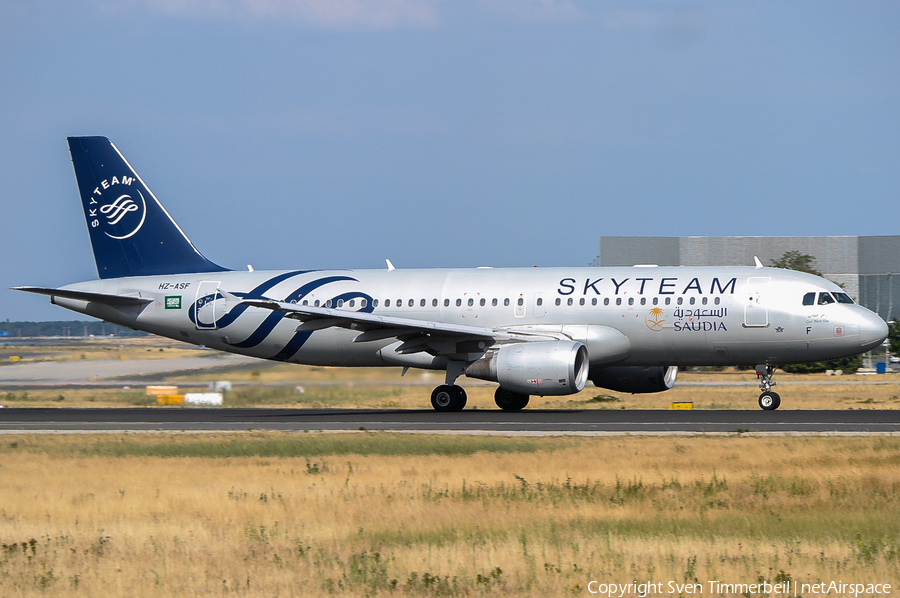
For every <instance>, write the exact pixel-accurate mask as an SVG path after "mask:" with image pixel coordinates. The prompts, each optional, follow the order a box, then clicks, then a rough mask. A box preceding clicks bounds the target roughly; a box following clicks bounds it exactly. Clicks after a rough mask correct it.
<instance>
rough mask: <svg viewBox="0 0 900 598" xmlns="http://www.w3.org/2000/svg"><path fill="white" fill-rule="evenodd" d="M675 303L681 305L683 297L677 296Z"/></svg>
mask: <svg viewBox="0 0 900 598" xmlns="http://www.w3.org/2000/svg"><path fill="white" fill-rule="evenodd" d="M675 303H677V304H678V305H681V304H682V303H684V297H679V298H678V299H677V300H676V301H675Z"/></svg>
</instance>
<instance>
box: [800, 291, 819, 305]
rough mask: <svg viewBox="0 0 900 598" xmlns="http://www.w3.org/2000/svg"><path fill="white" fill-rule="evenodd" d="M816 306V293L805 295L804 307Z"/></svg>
mask: <svg viewBox="0 0 900 598" xmlns="http://www.w3.org/2000/svg"><path fill="white" fill-rule="evenodd" d="M815 304H816V294H815V293H807V294H805V295H803V305H815Z"/></svg>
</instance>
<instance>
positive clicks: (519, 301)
mask: <svg viewBox="0 0 900 598" xmlns="http://www.w3.org/2000/svg"><path fill="white" fill-rule="evenodd" d="M516 304H517V305H518V306H519V307H522V306H523V305H525V300H524V299H522V298H521V297H519V300H518V301H516Z"/></svg>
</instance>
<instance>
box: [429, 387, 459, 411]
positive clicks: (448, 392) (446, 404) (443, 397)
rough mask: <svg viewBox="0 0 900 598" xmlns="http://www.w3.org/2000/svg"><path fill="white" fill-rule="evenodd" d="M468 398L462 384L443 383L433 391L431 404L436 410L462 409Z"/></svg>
mask: <svg viewBox="0 0 900 598" xmlns="http://www.w3.org/2000/svg"><path fill="white" fill-rule="evenodd" d="M467 398H468V397H466V391H465V390H463V388H462V387H461V386H456V385H455V384H454V385H450V384H442V385H440V386H438V387H437V388H435V389H434V391H432V393H431V406H432V407H434V410H435V411H462V410H463V408H464V407H465V406H466V400H467Z"/></svg>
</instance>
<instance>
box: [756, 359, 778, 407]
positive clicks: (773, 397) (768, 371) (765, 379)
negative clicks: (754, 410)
mask: <svg viewBox="0 0 900 598" xmlns="http://www.w3.org/2000/svg"><path fill="white" fill-rule="evenodd" d="M756 377H757V378H759V389H760V390H761V391H763V392H762V394H761V395H759V406H760V407H761V408H762V409H765V410H766V411H774V410H775V409H778V407H779V406H781V397H780V396H779V395H778V393H777V392H774V391H773V390H772V387H773V386H775V382H774V381H773V380H772V378H773V377H775V366H772V365H766V364H764V363H763V364H759V365H757V366H756Z"/></svg>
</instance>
